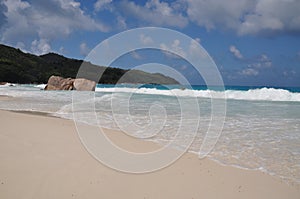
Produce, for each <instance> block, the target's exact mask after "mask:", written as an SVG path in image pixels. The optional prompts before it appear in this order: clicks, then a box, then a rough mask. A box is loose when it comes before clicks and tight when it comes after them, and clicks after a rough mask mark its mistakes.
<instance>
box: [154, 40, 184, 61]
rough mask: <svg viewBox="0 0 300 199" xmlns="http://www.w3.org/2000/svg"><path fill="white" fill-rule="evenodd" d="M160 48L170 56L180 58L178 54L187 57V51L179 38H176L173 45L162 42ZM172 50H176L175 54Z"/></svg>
mask: <svg viewBox="0 0 300 199" xmlns="http://www.w3.org/2000/svg"><path fill="white" fill-rule="evenodd" d="M160 48H161V49H162V50H163V52H164V53H165V54H166V55H167V56H169V57H173V58H179V57H178V56H180V57H186V53H185V51H184V50H183V49H182V47H181V46H180V41H179V40H178V39H175V40H174V41H173V43H172V44H171V45H166V44H164V43H162V44H160ZM171 52H174V54H173V53H171Z"/></svg>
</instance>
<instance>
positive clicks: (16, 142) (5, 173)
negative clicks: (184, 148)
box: [0, 102, 300, 199]
mask: <svg viewBox="0 0 300 199" xmlns="http://www.w3.org/2000/svg"><path fill="white" fill-rule="evenodd" d="M0 103H1V102H0ZM0 122H1V123H0V124H1V130H0V159H1V161H0V198H1V199H20V198H22V199H27V198H28V199H29V198H30V199H35V198H36V199H44V198H49V199H53V198H55V199H60V198H62V199H66V198H88V199H91V198H130V199H132V198H139V199H140V198H164V199H165V198H172V199H173V198H194V199H196V198H205V199H209V198H223V199H224V198H225V199H226V198H228V199H229V198H230V199H234V198H239V199H241V198H242V199H244V198H251V199H254V198H255V199H258V198H262V199H266V198H272V199H276V198H281V199H286V198H289V199H292V198H298V199H299V196H300V189H299V188H298V187H295V186H289V185H287V184H286V183H284V182H282V181H281V180H280V179H277V178H274V177H272V176H269V175H267V174H264V173H262V172H259V171H247V170H242V169H237V168H233V167H225V166H220V165H219V164H217V163H215V162H213V161H211V160H208V159H202V160H199V159H198V157H197V156H196V155H193V154H185V155H183V157H182V158H180V159H179V160H178V161H177V162H175V163H174V164H172V165H171V166H169V167H167V168H166V169H163V170H160V171H157V172H153V173H150V174H125V173H121V172H117V171H115V170H112V169H110V168H108V167H106V166H104V165H102V164H100V163H99V162H98V161H96V160H95V159H94V158H93V157H92V156H91V155H90V154H89V153H88V152H87V151H86V150H85V148H84V147H83V145H82V144H81V143H80V141H79V138H78V136H77V133H76V130H75V126H74V123H73V121H68V120H64V119H59V118H54V117H47V116H43V115H33V114H26V113H25V114H24V113H16V112H8V111H0ZM108 135H110V137H111V139H112V140H113V142H115V143H116V144H119V145H121V146H122V147H125V148H128V149H132V150H138V151H140V152H142V151H148V150H152V149H155V148H157V147H158V146H157V145H156V144H153V143H150V142H143V141H139V140H135V139H132V138H130V137H128V136H125V135H123V134H122V133H119V132H112V131H110V132H108Z"/></svg>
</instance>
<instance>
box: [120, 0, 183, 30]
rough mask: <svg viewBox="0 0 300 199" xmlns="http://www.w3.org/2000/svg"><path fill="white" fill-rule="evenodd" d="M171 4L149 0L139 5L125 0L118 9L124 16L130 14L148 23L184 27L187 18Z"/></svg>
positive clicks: (158, 0)
mask: <svg viewBox="0 0 300 199" xmlns="http://www.w3.org/2000/svg"><path fill="white" fill-rule="evenodd" d="M172 5H173V4H169V3H167V2H162V1H160V0H149V1H147V2H146V4H145V5H144V6H141V5H138V4H136V3H135V2H132V1H127V0H125V1H122V2H121V3H120V4H119V11H120V12H122V14H123V15H125V16H132V17H134V18H136V19H137V20H139V21H141V22H143V23H145V22H146V23H148V24H150V25H156V26H163V25H166V26H173V27H185V26H186V25H187V24H188V19H187V18H186V17H184V16H183V15H182V13H181V12H178V9H177V8H175V7H172Z"/></svg>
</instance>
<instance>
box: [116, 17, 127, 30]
mask: <svg viewBox="0 0 300 199" xmlns="http://www.w3.org/2000/svg"><path fill="white" fill-rule="evenodd" d="M117 23H118V27H119V28H120V29H126V28H127V24H126V20H125V18H124V17H121V16H118V17H117Z"/></svg>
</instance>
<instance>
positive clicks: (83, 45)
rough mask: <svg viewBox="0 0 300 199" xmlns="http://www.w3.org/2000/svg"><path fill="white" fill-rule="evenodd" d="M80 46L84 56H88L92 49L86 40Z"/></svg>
mask: <svg viewBox="0 0 300 199" xmlns="http://www.w3.org/2000/svg"><path fill="white" fill-rule="evenodd" d="M79 48H80V54H81V55H83V56H87V55H88V54H89V52H90V51H91V50H90V48H89V47H88V46H87V44H86V43H85V42H83V43H81V44H80V46H79Z"/></svg>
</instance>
